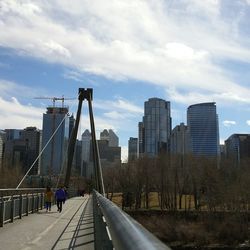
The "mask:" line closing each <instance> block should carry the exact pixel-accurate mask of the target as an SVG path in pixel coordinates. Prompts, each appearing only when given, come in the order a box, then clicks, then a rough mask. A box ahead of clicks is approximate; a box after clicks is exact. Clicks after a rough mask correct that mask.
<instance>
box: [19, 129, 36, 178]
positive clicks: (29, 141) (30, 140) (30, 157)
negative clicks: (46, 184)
mask: <svg viewBox="0 0 250 250" xmlns="http://www.w3.org/2000/svg"><path fill="white" fill-rule="evenodd" d="M40 133H41V131H40V130H39V129H37V128H36V127H27V128H25V129H24V130H22V131H21V137H20V138H21V139H22V140H24V141H25V147H26V150H27V158H26V160H25V167H24V168H25V171H27V170H28V169H29V168H30V167H31V165H32V164H33V163H34V161H35V160H36V158H37V157H38V155H39V151H40ZM38 166H39V162H38V161H36V163H35V164H34V166H33V167H32V169H31V170H30V172H29V175H31V174H32V175H37V174H38Z"/></svg>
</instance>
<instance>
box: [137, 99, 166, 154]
mask: <svg viewBox="0 0 250 250" xmlns="http://www.w3.org/2000/svg"><path fill="white" fill-rule="evenodd" d="M170 133H171V117H170V102H167V101H165V100H162V99H159V98H150V99H149V100H148V101H146V102H145V103H144V116H143V122H142V123H139V153H140V155H142V154H146V155H148V156H157V155H158V154H159V153H160V152H162V151H168V150H169V144H170V142H169V140H170Z"/></svg>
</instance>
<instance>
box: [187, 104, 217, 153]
mask: <svg viewBox="0 0 250 250" xmlns="http://www.w3.org/2000/svg"><path fill="white" fill-rule="evenodd" d="M187 126H188V131H189V139H190V145H189V149H190V152H191V153H192V154H193V155H196V156H207V157H217V156H218V155H219V128H218V115H217V113H216V105H215V102H208V103H199V104H194V105H191V106H189V107H188V109H187Z"/></svg>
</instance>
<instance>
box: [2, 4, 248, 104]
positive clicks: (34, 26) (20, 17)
mask: <svg viewBox="0 0 250 250" xmlns="http://www.w3.org/2000/svg"><path fill="white" fill-rule="evenodd" d="M230 2H231V1H230ZM231 4H233V3H231ZM233 6H234V7H235V9H236V10H238V9H237V8H239V4H238V3H236V2H235V3H234V5H233ZM222 7H223V5H222V2H221V1H219V0H204V1H200V0H180V1H173V2H172V3H171V4H169V3H168V2H165V1H160V0H159V1H150V0H145V1H140V0H128V1H122V0H116V1H114V0H111V1H108V2H106V1H105V2H104V1H102V0H96V1H94V2H93V1H91V0H86V1H80V0H73V1H70V3H69V2H68V1H67V0H60V1H59V0H55V1H51V2H49V1H46V2H44V1H42V0H38V1H36V2H34V1H31V0H24V1H21V2H17V1H14V0H5V1H4V2H1V3H0V45H1V46H3V47H9V48H14V49H16V50H18V51H22V53H25V54H28V55H29V56H34V57H38V58H42V59H43V60H46V61H49V62H58V63H62V64H65V65H68V66H69V67H70V68H73V69H74V71H72V72H90V73H92V74H99V75H104V76H105V77H108V78H115V79H118V80H124V79H127V78H134V79H139V80H143V81H147V82H150V83H151V84H156V85H160V86H163V87H165V88H166V89H167V90H168V91H171V89H172V88H174V89H176V91H177V94H178V96H175V97H176V100H178V99H180V100H181V101H183V100H184V99H185V98H184V95H185V94H186V93H187V94H186V95H187V96H188V98H187V99H191V98H193V96H194V97H195V96H198V98H199V99H202V100H203V99H204V100H205V99H208V98H209V97H210V98H211V97H212V98H214V99H215V100H219V101H221V102H224V103H228V101H229V100H233V101H238V102H243V103H249V102H250V101H249V98H248V97H249V95H250V90H249V89H248V88H244V87H241V86H240V85H239V84H238V83H237V82H234V81H233V80H232V79H230V77H229V74H228V72H227V71H225V70H224V69H223V67H222V66H221V65H220V62H221V61H227V60H231V61H237V62H243V63H244V62H249V61H250V50H249V45H248V44H249V37H248V36H247V35H245V34H244V33H242V32H239V31H240V25H242V23H246V24H247V19H244V18H246V17H245V16H247V15H245V16H244V15H243V14H242V12H240V11H239V13H237V12H235V19H237V18H238V19H239V20H240V21H237V22H233V21H228V20H231V18H229V17H228V16H227V15H226V14H227V13H222V11H223V9H222ZM180 16H181V18H180ZM72 72H71V73H68V74H65V77H68V78H70V79H74V80H76V81H78V80H79V76H78V75H77V74H75V73H72ZM190 88H194V89H196V92H195V93H194V92H190V91H189V89H190ZM180 89H181V90H185V91H184V92H185V94H183V96H181V94H180V93H178V92H179V91H180ZM184 92H183V93H184ZM190 101H191V100H190ZM118 104H119V105H120V106H122V105H123V103H118Z"/></svg>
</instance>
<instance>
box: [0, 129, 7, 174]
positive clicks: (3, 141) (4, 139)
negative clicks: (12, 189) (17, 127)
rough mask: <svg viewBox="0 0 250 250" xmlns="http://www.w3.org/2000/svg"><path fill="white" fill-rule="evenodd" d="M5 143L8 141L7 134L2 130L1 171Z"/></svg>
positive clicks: (0, 146)
mask: <svg viewBox="0 0 250 250" xmlns="http://www.w3.org/2000/svg"><path fill="white" fill-rule="evenodd" d="M5 141H6V133H5V132H4V131H2V130H0V170H1V168H2V167H3V156H4V148H5Z"/></svg>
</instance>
